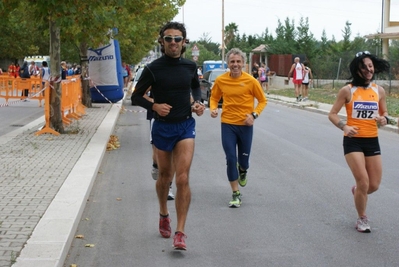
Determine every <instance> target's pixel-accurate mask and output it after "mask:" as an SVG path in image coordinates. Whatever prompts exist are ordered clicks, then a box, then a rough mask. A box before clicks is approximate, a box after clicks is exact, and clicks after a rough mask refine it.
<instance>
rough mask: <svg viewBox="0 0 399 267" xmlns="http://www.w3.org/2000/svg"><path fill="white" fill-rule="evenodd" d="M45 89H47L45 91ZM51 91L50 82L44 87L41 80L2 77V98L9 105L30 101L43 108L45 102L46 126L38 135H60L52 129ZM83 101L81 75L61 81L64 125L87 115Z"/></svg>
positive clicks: (0, 83) (0, 86)
mask: <svg viewBox="0 0 399 267" xmlns="http://www.w3.org/2000/svg"><path fill="white" fill-rule="evenodd" d="M43 88H45V89H44V90H43ZM42 90H43V91H42ZM50 90H53V89H52V88H51V86H50V84H49V82H46V83H45V84H44V85H43V84H42V81H41V79H40V78H36V77H32V78H30V79H22V78H20V77H18V78H13V77H10V76H8V75H4V74H3V75H0V98H4V99H5V100H6V104H7V105H8V102H9V100H10V99H18V100H19V99H30V100H38V101H39V105H40V106H42V104H41V102H42V101H43V100H44V115H45V116H44V117H45V121H46V125H45V126H44V127H43V128H42V129H41V130H40V131H38V132H36V133H35V134H36V135H40V134H43V133H51V134H54V135H59V133H58V132H57V131H55V130H53V129H52V128H51V127H50V117H51V106H50ZM41 91H42V92H41ZM81 99H82V83H81V77H80V75H74V76H68V77H67V79H66V80H62V81H61V115H62V122H63V123H64V125H69V124H70V123H71V122H72V119H76V120H78V119H80V118H81V117H82V116H83V115H84V114H85V113H86V111H85V108H86V107H85V106H84V105H83V104H82V101H81Z"/></svg>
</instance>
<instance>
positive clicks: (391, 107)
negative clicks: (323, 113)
mask: <svg viewBox="0 0 399 267" xmlns="http://www.w3.org/2000/svg"><path fill="white" fill-rule="evenodd" d="M338 91H339V89H331V88H311V89H309V100H313V101H316V102H321V103H327V104H333V103H334V101H335V98H336V96H337V94H338ZM270 93H271V94H275V95H282V96H287V97H295V91H294V89H293V88H292V89H272V88H271V89H270ZM387 106H388V114H389V115H390V116H392V117H399V94H398V93H397V92H396V93H391V94H390V95H389V94H388V93H387Z"/></svg>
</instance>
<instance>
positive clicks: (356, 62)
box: [349, 51, 390, 86]
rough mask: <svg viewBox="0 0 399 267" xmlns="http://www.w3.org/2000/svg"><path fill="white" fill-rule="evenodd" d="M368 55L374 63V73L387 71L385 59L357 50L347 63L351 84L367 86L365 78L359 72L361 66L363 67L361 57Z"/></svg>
mask: <svg viewBox="0 0 399 267" xmlns="http://www.w3.org/2000/svg"><path fill="white" fill-rule="evenodd" d="M366 57H368V58H369V59H370V60H371V61H372V62H373V65H374V75H375V74H378V73H382V72H389V68H390V65H389V62H388V61H386V60H385V59H382V58H378V57H376V56H375V55H373V54H370V52H367V51H365V52H359V53H357V54H356V56H355V58H354V59H353V60H352V62H351V63H350V64H349V71H350V73H351V77H350V78H349V79H351V80H352V81H351V84H352V85H354V86H367V85H368V84H366V80H365V79H364V78H363V77H362V76H361V75H360V74H359V71H360V69H361V68H364V67H365V65H364V63H363V59H364V58H366ZM374 75H373V78H372V79H374Z"/></svg>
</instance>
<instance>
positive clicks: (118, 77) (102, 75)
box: [87, 39, 123, 103]
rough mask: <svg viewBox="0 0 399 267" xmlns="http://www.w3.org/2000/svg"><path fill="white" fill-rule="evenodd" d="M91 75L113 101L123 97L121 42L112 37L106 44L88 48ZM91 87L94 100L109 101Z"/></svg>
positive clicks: (99, 87) (93, 80)
mask: <svg viewBox="0 0 399 267" xmlns="http://www.w3.org/2000/svg"><path fill="white" fill-rule="evenodd" d="M87 54H88V60H89V76H90V79H91V80H92V82H93V84H94V85H95V86H96V87H97V88H98V89H99V90H100V91H101V92H102V93H103V94H104V95H105V96H106V97H107V98H109V99H110V100H111V101H112V102H115V101H119V100H120V99H122V97H123V75H122V60H121V54H120V49H119V43H118V41H117V40H115V39H111V40H110V43H109V44H108V45H106V46H103V47H100V48H97V49H88V51H87ZM94 89H95V88H91V93H92V101H93V102H100V103H102V102H104V103H105V102H107V101H105V100H104V99H103V98H104V97H103V96H101V94H98V92H97V90H94Z"/></svg>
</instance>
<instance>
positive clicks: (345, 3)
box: [174, 0, 399, 43]
mask: <svg viewBox="0 0 399 267" xmlns="http://www.w3.org/2000/svg"><path fill="white" fill-rule="evenodd" d="M382 2H383V0H334V1H331V0H224V25H225V26H226V25H228V24H229V23H233V22H234V23H236V24H237V25H238V31H239V34H240V35H242V34H244V33H245V34H247V35H250V34H252V35H255V34H258V35H261V34H262V33H263V32H265V30H266V27H267V28H268V29H269V33H272V34H273V36H275V29H276V27H277V25H278V20H280V21H281V22H282V23H284V21H285V19H286V18H287V17H288V18H289V19H290V20H294V22H295V26H299V20H300V18H301V17H303V18H306V17H308V19H309V27H310V31H311V32H312V33H313V35H314V37H315V38H316V39H318V40H320V37H321V34H322V32H323V30H325V31H326V34H327V37H328V39H331V38H332V36H333V35H334V37H335V39H336V40H337V41H339V40H342V30H343V29H344V28H345V23H346V21H349V22H350V23H351V30H352V39H353V38H354V37H355V36H357V35H358V34H359V35H360V36H364V35H367V34H371V33H376V32H377V31H381V14H382ZM393 10H396V12H392V11H393ZM174 20H176V21H180V22H184V23H185V24H186V27H187V33H188V38H189V39H191V40H198V39H200V37H201V36H203V35H204V33H208V34H209V37H211V38H212V41H213V42H217V43H221V39H222V0H186V4H185V5H184V7H183V8H181V9H180V12H179V14H178V15H177V16H176V17H175V18H174ZM391 20H396V21H399V0H391Z"/></svg>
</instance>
